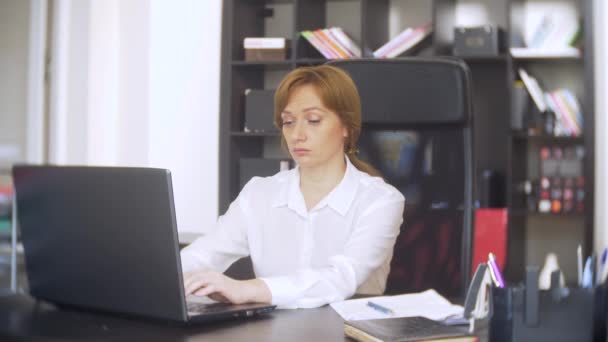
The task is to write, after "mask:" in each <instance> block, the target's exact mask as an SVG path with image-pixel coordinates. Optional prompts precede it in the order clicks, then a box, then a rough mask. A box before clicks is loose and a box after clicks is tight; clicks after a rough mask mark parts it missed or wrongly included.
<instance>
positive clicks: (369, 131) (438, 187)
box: [330, 57, 475, 297]
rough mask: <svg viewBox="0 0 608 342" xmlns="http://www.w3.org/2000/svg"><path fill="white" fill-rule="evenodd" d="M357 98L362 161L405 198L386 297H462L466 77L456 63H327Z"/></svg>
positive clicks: (467, 228) (466, 225) (469, 152)
mask: <svg viewBox="0 0 608 342" xmlns="http://www.w3.org/2000/svg"><path fill="white" fill-rule="evenodd" d="M330 64H332V65H335V66H337V67H340V68H342V69H343V70H345V71H347V72H348V73H349V74H350V76H351V77H352V78H353V80H354V81H355V83H356V85H357V88H358V90H359V94H360V97H361V105H362V111H363V114H362V115H363V116H362V120H363V130H362V135H361V140H360V144H359V147H360V149H362V150H364V151H362V152H363V153H362V155H361V158H362V159H364V160H367V161H369V162H370V163H371V164H372V165H373V166H375V167H376V168H378V169H379V170H380V171H381V173H383V176H385V179H386V180H387V181H388V182H389V183H391V184H392V185H394V186H396V187H397V188H398V189H399V190H401V191H402V192H404V194H405V196H406V210H405V214H404V224H403V226H402V228H401V233H400V236H399V238H398V240H397V242H396V244H395V250H394V254H393V261H392V263H391V273H390V275H389V281H388V284H387V292H389V293H397V292H406V291H415V290H422V289H426V288H429V287H432V288H436V289H438V291H440V292H442V293H443V294H445V295H448V296H450V297H463V296H464V291H465V289H466V288H467V286H468V281H469V274H470V270H469V268H470V260H471V251H472V246H471V245H472V227H473V193H474V184H475V182H474V169H475V166H474V158H473V133H472V132H473V130H472V128H473V113H472V103H471V102H472V97H471V77H470V72H469V70H468V68H467V67H466V65H465V64H464V62H462V61H461V60H458V59H454V58H448V57H445V58H444V57H441V58H405V59H396V60H388V59H386V60H385V59H359V60H340V61H332V62H330Z"/></svg>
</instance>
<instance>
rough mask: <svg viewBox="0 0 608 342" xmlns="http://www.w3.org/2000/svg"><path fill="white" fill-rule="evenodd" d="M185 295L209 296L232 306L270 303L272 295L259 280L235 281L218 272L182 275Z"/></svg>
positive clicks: (195, 272) (196, 272) (194, 272)
mask: <svg viewBox="0 0 608 342" xmlns="http://www.w3.org/2000/svg"><path fill="white" fill-rule="evenodd" d="M184 288H185V290H186V295H189V294H193V295H195V296H209V298H211V299H213V300H217V301H221V302H229V303H233V304H243V303H270V302H271V300H272V295H271V293H270V290H269V289H268V286H266V283H264V281H262V280H260V279H250V280H235V279H232V278H230V277H227V276H225V275H223V274H222V273H219V272H214V271H193V272H187V273H185V274H184Z"/></svg>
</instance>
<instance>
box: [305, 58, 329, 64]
mask: <svg viewBox="0 0 608 342" xmlns="http://www.w3.org/2000/svg"><path fill="white" fill-rule="evenodd" d="M331 60H333V59H327V58H298V59H296V64H323V63H327V62H329V61H331Z"/></svg>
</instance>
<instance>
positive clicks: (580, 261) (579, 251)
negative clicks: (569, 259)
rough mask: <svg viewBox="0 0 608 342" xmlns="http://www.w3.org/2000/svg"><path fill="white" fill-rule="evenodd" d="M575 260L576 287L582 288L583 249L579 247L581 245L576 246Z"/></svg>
mask: <svg viewBox="0 0 608 342" xmlns="http://www.w3.org/2000/svg"><path fill="white" fill-rule="evenodd" d="M576 259H577V264H576V268H577V271H578V286H579V287H582V286H583V248H582V247H581V245H578V247H577V248H576Z"/></svg>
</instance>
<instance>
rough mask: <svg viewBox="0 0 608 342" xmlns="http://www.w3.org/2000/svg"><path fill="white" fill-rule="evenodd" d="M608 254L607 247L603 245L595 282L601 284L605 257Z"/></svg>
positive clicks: (604, 268) (604, 269)
mask: <svg viewBox="0 0 608 342" xmlns="http://www.w3.org/2000/svg"><path fill="white" fill-rule="evenodd" d="M607 254H608V249H607V248H605V247H604V251H603V252H602V258H601V260H600V267H599V270H598V271H597V279H596V284H598V285H599V284H601V283H603V282H604V273H605V272H606V257H607Z"/></svg>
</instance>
